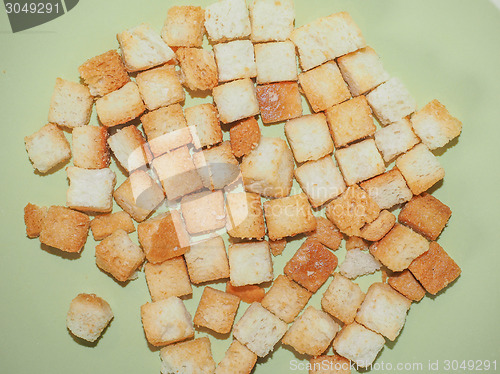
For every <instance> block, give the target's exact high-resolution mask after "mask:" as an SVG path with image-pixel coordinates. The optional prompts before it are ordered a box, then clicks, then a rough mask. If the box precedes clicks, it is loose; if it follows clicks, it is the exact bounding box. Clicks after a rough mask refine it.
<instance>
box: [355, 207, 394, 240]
mask: <svg viewBox="0 0 500 374" xmlns="http://www.w3.org/2000/svg"><path fill="white" fill-rule="evenodd" d="M395 223H396V216H395V215H394V214H392V213H391V212H389V211H388V210H383V211H381V212H380V214H379V216H378V217H377V219H376V220H375V221H373V222H371V223H367V224H366V225H365V226H364V227H363V228H362V229H361V237H362V238H363V239H366V240H368V241H370V242H376V241H379V240H380V239H382V238H383V237H384V236H385V234H387V233H388V232H389V231H390V230H391V229H392V227H393V226H394V224H395Z"/></svg>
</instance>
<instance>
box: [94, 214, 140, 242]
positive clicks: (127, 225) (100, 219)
mask: <svg viewBox="0 0 500 374" xmlns="http://www.w3.org/2000/svg"><path fill="white" fill-rule="evenodd" d="M90 229H91V230H92V235H93V236H94V240H96V241H97V240H102V239H104V238H106V237H108V236H110V235H111V234H112V233H114V232H115V231H116V230H118V229H122V230H123V231H125V232H127V233H128V234H130V233H131V232H134V231H135V227H134V222H133V221H132V218H130V216H129V215H128V213H126V212H116V213H112V214H102V215H99V216H96V217H95V218H94V219H93V220H92V221H90Z"/></svg>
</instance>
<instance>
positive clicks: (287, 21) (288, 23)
mask: <svg viewBox="0 0 500 374" xmlns="http://www.w3.org/2000/svg"><path fill="white" fill-rule="evenodd" d="M294 20H295V7H294V5H293V1H292V0H280V1H276V0H254V1H253V2H252V3H251V4H250V21H251V24H252V35H251V36H250V39H252V42H254V43H262V42H272V41H284V40H287V39H288V38H289V37H290V34H291V33H292V31H293V23H294Z"/></svg>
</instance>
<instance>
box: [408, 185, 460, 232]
mask: <svg viewBox="0 0 500 374" xmlns="http://www.w3.org/2000/svg"><path fill="white" fill-rule="evenodd" d="M450 217H451V209H450V208H449V207H448V206H447V205H445V204H443V203H442V202H441V201H439V200H438V199H436V198H435V197H434V196H432V195H429V194H428V193H423V194H422V195H419V196H414V197H413V198H412V199H411V200H410V201H409V202H408V203H406V205H405V206H404V207H403V209H401V211H400V212H399V216H398V219H399V222H401V223H403V224H405V225H406V226H408V227H410V228H411V229H413V230H414V231H416V232H418V233H419V234H421V235H423V236H425V237H426V238H427V239H429V240H436V239H437V238H438V236H439V235H440V234H441V232H442V231H443V229H444V228H445V226H446V223H447V222H448V220H449V219H450Z"/></svg>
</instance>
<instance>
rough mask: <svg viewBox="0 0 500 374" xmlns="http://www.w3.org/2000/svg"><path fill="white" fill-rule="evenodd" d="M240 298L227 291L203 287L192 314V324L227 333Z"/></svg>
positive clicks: (231, 325)
mask: <svg viewBox="0 0 500 374" xmlns="http://www.w3.org/2000/svg"><path fill="white" fill-rule="evenodd" d="M239 305H240V299H239V297H237V296H234V295H231V294H229V293H226V292H223V291H219V290H216V289H214V288H212V287H208V286H207V287H205V288H204V289H203V294H202V295H201V299H200V303H199V305H198V309H196V313H195V315H194V319H193V322H194V325H195V326H201V327H206V328H207V329H210V330H212V331H215V332H218V333H219V334H228V333H229V332H230V331H231V328H232V327H233V322H234V317H236V312H237V311H238V307H239Z"/></svg>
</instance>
